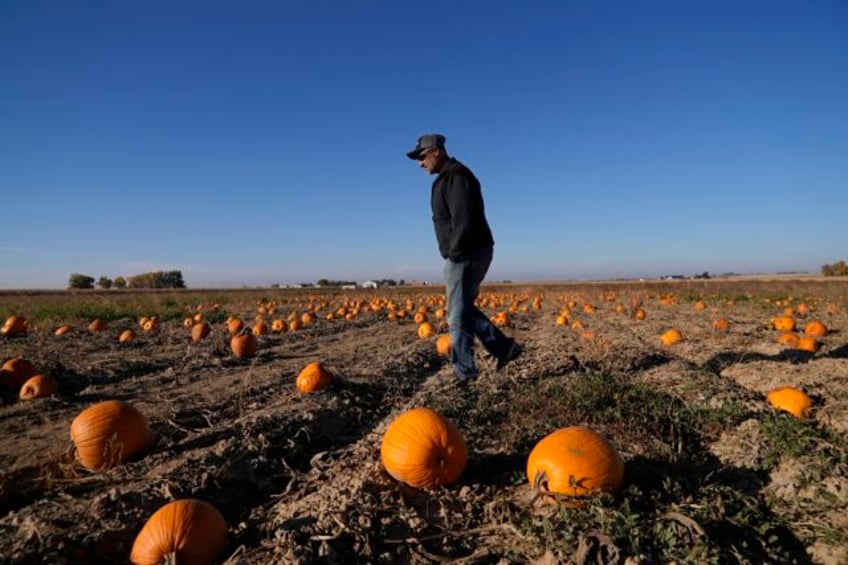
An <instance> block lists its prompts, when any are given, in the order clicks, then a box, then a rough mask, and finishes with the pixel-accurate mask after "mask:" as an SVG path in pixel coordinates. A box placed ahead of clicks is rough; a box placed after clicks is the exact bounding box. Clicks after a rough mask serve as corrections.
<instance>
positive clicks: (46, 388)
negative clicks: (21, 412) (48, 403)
mask: <svg viewBox="0 0 848 565" xmlns="http://www.w3.org/2000/svg"><path fill="white" fill-rule="evenodd" d="M56 389H57V386H56V379H54V378H53V377H48V376H45V375H35V376H33V377H30V378H29V379H28V380H27V382H25V383H24V384H23V386H22V387H21V392H20V393H19V395H18V396H19V397H20V399H21V400H33V399H35V398H44V397H47V396H50V395H51V394H53V393H54V392H56Z"/></svg>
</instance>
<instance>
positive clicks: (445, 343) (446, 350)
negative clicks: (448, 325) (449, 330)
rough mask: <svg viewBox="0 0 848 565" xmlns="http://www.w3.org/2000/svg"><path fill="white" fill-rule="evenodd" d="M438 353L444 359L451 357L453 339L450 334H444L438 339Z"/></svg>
mask: <svg viewBox="0 0 848 565" xmlns="http://www.w3.org/2000/svg"><path fill="white" fill-rule="evenodd" d="M436 353H437V354H439V355H440V356H442V357H450V354H451V337H450V334H442V335H440V336H439V337H438V338H437V339H436Z"/></svg>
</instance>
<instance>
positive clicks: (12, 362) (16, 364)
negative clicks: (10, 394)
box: [0, 357, 36, 391]
mask: <svg viewBox="0 0 848 565" xmlns="http://www.w3.org/2000/svg"><path fill="white" fill-rule="evenodd" d="M35 374H36V370H35V366H34V365H33V364H32V363H30V362H29V361H27V360H26V359H22V358H21V357H13V358H12V359H9V360H7V361H6V362H5V363H3V367H2V368H0V383H2V384H3V386H4V387H5V388H9V389H12V390H18V391H19V390H20V388H21V387H22V386H23V385H24V383H25V382H27V380H28V379H29V378H30V377H32V376H35Z"/></svg>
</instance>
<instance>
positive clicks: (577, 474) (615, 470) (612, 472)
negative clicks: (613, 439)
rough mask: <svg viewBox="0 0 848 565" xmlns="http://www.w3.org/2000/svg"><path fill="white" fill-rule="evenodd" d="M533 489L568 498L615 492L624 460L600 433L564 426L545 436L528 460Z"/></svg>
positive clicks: (621, 475) (528, 473) (529, 477)
mask: <svg viewBox="0 0 848 565" xmlns="http://www.w3.org/2000/svg"><path fill="white" fill-rule="evenodd" d="M527 478H528V479H529V481H530V484H531V485H532V486H533V488H535V489H537V490H539V491H540V492H551V493H556V494H559V495H563V496H568V497H583V496H591V495H593V494H596V493H597V492H601V491H603V492H615V491H616V490H618V488H619V487H621V484H622V482H623V481H624V460H623V459H622V458H621V455H620V454H619V453H618V451H616V449H615V447H613V445H612V444H611V443H610V442H609V441H607V440H606V438H604V436H602V435H601V434H599V433H597V432H595V431H593V430H591V429H589V428H586V427H584V426H571V427H568V428H561V429H559V430H556V431H555V432H553V433H551V434H549V435H547V436H545V437H544V438H542V440H541V441H539V443H537V444H536V446H535V447H534V448H533V451H531V452H530V457H529V458H528V459H527Z"/></svg>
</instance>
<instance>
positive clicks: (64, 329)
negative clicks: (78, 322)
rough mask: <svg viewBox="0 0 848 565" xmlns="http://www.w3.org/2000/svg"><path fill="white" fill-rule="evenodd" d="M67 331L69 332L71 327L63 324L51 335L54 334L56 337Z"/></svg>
mask: <svg viewBox="0 0 848 565" xmlns="http://www.w3.org/2000/svg"><path fill="white" fill-rule="evenodd" d="M69 331H71V326H69V325H67V324H63V325H61V326H59V327H58V328H56V331H55V332H53V333H54V334H56V335H65V334H66V333H68V332H69Z"/></svg>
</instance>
